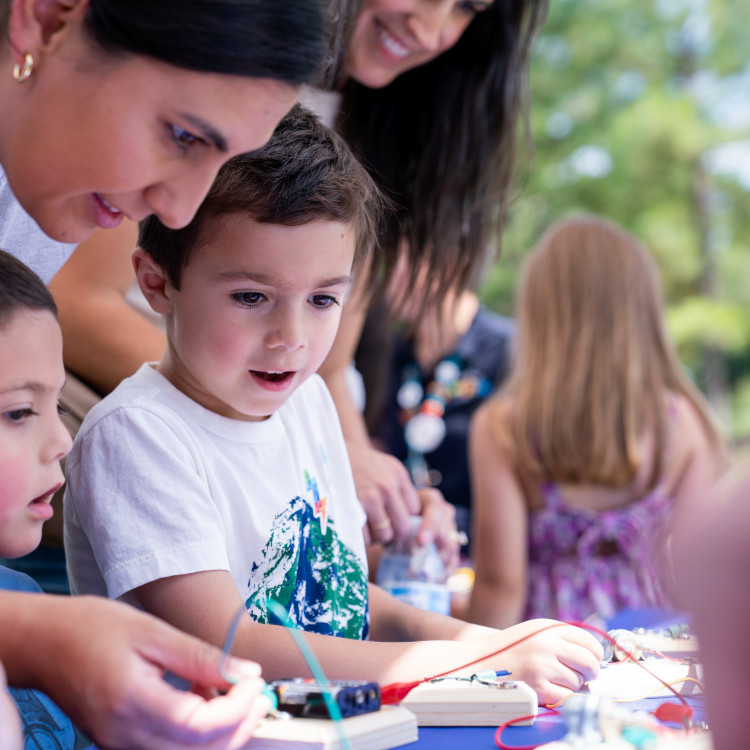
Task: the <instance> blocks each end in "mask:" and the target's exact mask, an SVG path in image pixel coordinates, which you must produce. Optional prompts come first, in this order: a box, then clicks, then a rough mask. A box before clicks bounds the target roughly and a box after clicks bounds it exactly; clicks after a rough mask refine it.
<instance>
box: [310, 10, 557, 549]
mask: <svg viewBox="0 0 750 750" xmlns="http://www.w3.org/2000/svg"><path fill="white" fill-rule="evenodd" d="M546 10H547V2H546V0H361V2H354V3H343V4H342V3H341V2H338V1H337V0H332V2H331V3H330V4H329V14H330V17H331V18H333V19H335V20H336V21H337V24H335V25H334V28H335V29H337V31H338V35H337V37H336V39H335V42H334V45H333V48H334V50H335V53H334V54H332V55H331V56H330V58H329V65H328V68H327V70H326V72H325V75H324V76H323V78H322V80H319V81H318V85H319V86H320V87H321V88H326V89H329V90H335V91H338V92H339V94H340V101H338V102H337V104H336V111H337V116H336V124H337V129H338V130H339V132H341V134H342V135H343V136H344V137H345V138H346V139H347V141H348V142H349V143H350V145H352V146H353V147H354V149H355V151H356V152H357V153H358V154H359V155H360V157H361V159H362V161H363V163H364V164H365V166H367V168H368V169H369V170H370V171H371V173H372V175H373V176H374V178H375V179H376V181H377V182H378V183H379V185H380V186H381V187H382V188H383V189H384V190H385V191H386V193H387V194H388V195H389V196H390V197H391V198H392V199H393V201H394V204H395V206H396V211H395V212H394V213H393V214H392V215H391V217H390V221H389V223H388V225H387V227H386V231H385V234H384V237H383V242H382V244H383V251H384V252H383V253H382V255H381V264H380V267H377V268H373V269H371V273H370V275H369V277H368V276H367V275H365V276H364V278H362V279H361V280H360V283H359V288H358V289H355V292H354V293H353V294H352V297H351V299H350V300H349V301H348V303H347V306H346V308H345V312H344V316H343V318H342V323H341V328H340V331H339V336H338V339H337V342H336V344H335V346H334V349H333V350H332V352H331V354H330V356H329V358H328V360H327V361H326V363H325V364H324V366H323V368H322V369H321V374H322V375H323V376H324V377H325V379H326V382H327V383H328V386H329V388H330V389H331V392H332V393H333V395H334V399H335V400H336V405H337V408H338V410H339V415H340V417H341V421H342V424H343V427H344V433H345V435H346V437H347V441H348V447H349V454H350V458H351V460H352V466H353V469H354V475H355V481H356V484H357V491H358V494H359V497H360V500H361V501H362V504H363V505H364V506H365V509H366V510H367V515H368V521H369V530H370V533H371V536H372V538H373V539H374V540H375V541H381V542H386V541H388V540H390V539H391V538H392V537H393V535H394V533H395V534H396V535H404V534H405V533H407V529H408V521H407V518H406V516H407V515H408V514H409V513H415V512H417V511H418V510H419V509H420V507H421V508H422V510H423V511H424V512H425V513H432V512H435V513H437V514H439V513H440V512H441V508H444V507H445V503H444V502H440V501H441V500H442V497H441V496H439V493H436V492H435V491H434V490H431V491H429V490H428V491H425V490H422V491H421V493H420V495H421V497H418V496H417V493H416V492H415V490H414V487H413V486H412V482H411V479H410V477H409V475H408V472H407V471H406V469H405V468H404V466H403V465H402V464H401V463H400V462H399V461H398V460H396V459H395V458H394V457H392V456H389V455H386V454H384V453H381V452H379V451H376V450H374V449H373V447H372V445H371V443H370V439H369V436H368V434H367V430H366V427H365V424H364V420H363V419H362V416H361V414H360V412H359V411H358V409H357V407H356V406H355V404H354V401H353V399H352V397H351V395H350V392H349V390H348V386H347V368H348V367H349V366H350V364H351V362H352V359H353V356H354V351H355V349H356V346H357V342H358V340H359V337H360V334H361V330H362V326H363V322H364V317H365V314H366V312H367V309H368V307H369V306H370V304H371V301H372V299H373V297H374V291H375V290H376V289H377V288H378V287H379V288H380V289H381V290H382V289H383V287H385V288H386V292H387V301H388V305H389V307H390V310H391V312H392V313H393V315H394V316H397V315H398V314H399V312H400V308H401V307H402V306H403V305H404V304H405V303H406V302H407V301H410V303H411V304H413V301H414V300H413V297H414V290H415V288H416V287H417V284H418V283H419V285H421V287H422V289H423V290H424V293H423V294H422V296H421V300H420V305H421V309H422V313H423V314H424V313H426V312H427V311H428V310H429V309H430V308H434V307H435V305H436V304H438V303H439V302H440V300H441V299H442V297H443V296H444V295H445V292H446V290H448V289H451V290H452V291H454V292H456V293H458V294H460V293H461V292H462V291H463V290H464V289H466V288H472V287H474V286H475V285H476V283H477V281H478V279H479V277H480V275H481V272H482V270H483V269H484V268H485V267H486V265H487V263H488V260H489V259H490V258H492V257H493V256H494V254H495V253H496V250H497V248H498V247H499V242H500V237H501V234H502V228H503V224H504V219H505V209H506V205H507V200H508V195H509V193H510V189H511V175H512V172H513V165H514V156H515V144H516V139H517V123H518V121H519V119H520V115H521V112H522V109H523V105H524V100H525V95H526V90H527V69H528V60H529V53H530V49H531V45H532V42H533V39H534V37H535V34H536V32H537V31H538V29H539V27H540V26H541V23H542V22H543V19H544V17H545V15H546ZM399 258H400V259H401V262H404V261H405V262H404V266H405V268H406V274H405V276H406V283H405V285H402V286H401V287H400V288H398V289H393V288H391V289H388V288H387V283H388V280H389V279H390V277H391V275H392V273H393V270H394V268H395V266H396V264H397V263H398V262H399ZM424 269H428V272H427V277H426V279H425V278H422V279H421V280H420V279H419V275H420V274H421V273H424ZM417 325H418V323H417ZM430 493H431V494H430ZM444 528H445V526H444ZM423 541H427V539H426V538H424V537H423Z"/></svg>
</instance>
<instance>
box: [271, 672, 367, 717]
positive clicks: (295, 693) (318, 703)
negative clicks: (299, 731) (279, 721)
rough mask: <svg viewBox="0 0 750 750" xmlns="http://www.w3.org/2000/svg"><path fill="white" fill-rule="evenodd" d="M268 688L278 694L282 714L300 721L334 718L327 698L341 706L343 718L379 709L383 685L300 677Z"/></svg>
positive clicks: (272, 683) (273, 683) (279, 682)
mask: <svg viewBox="0 0 750 750" xmlns="http://www.w3.org/2000/svg"><path fill="white" fill-rule="evenodd" d="M268 686H269V687H270V688H271V689H272V690H273V691H274V692H275V693H276V696H277V698H278V700H279V706H278V710H279V711H284V712H286V713H288V714H291V715H292V716H297V717H301V718H310V719H330V718H332V717H331V714H330V712H329V709H328V704H327V703H326V698H325V696H326V695H329V696H330V697H331V699H332V700H333V702H334V703H335V704H336V705H337V706H338V708H339V711H341V716H342V718H344V719H346V718H347V717H349V716H359V715H360V714H367V713H372V712H374V711H378V710H379V709H380V685H378V684H377V683H376V682H358V681H351V682H349V681H346V680H332V681H331V682H328V683H320V682H315V680H310V679H304V678H301V677H298V678H295V679H291V680H274V681H273V682H269V683H268Z"/></svg>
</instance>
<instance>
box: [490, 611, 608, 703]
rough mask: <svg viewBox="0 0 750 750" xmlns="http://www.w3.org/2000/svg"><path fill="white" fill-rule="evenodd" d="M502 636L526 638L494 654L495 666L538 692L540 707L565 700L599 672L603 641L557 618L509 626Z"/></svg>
mask: <svg viewBox="0 0 750 750" xmlns="http://www.w3.org/2000/svg"><path fill="white" fill-rule="evenodd" d="M502 636H503V638H504V639H505V640H506V642H507V643H513V642H515V641H518V640H519V639H521V638H525V640H523V641H521V643H519V644H518V645H517V646H512V647H511V648H509V649H508V650H507V651H504V652H503V653H502V654H500V655H498V656H496V657H493V659H492V661H493V667H494V668H496V669H500V668H502V669H508V670H510V672H511V675H512V679H517V680H523V682H525V683H526V684H527V685H529V687H531V688H532V690H534V691H535V692H536V694H537V699H538V701H539V705H540V706H546V705H552V704H554V703H557V702H558V701H561V700H563V699H564V698H566V697H567V696H568V695H570V694H571V693H574V692H576V691H577V690H579V689H580V688H581V687H582V686H583V684H584V683H586V682H589V681H591V680H593V679H594V678H595V677H596V676H597V675H598V673H599V662H600V661H601V659H602V657H603V655H604V653H603V650H602V647H601V644H600V643H599V642H598V641H597V640H596V638H594V636H593V635H591V633H589V632H588V631H586V630H584V629H582V628H579V627H575V626H573V625H565V624H564V623H561V622H557V621H556V620H541V619H540V620H528V621H527V622H522V623H519V624H518V625H514V626H513V627H510V628H506V629H505V630H503V631H502ZM497 638H498V636H492V638H491V639H488V640H494V641H496V640H497Z"/></svg>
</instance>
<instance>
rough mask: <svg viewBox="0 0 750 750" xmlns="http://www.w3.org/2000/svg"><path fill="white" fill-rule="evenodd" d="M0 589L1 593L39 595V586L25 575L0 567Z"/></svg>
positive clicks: (40, 590)
mask: <svg viewBox="0 0 750 750" xmlns="http://www.w3.org/2000/svg"><path fill="white" fill-rule="evenodd" d="M0 589H2V590H3V591H33V592H35V593H41V592H42V589H41V588H40V586H39V584H38V583H37V582H36V581H35V580H34V579H33V578H32V577H31V576H29V575H26V573H21V571H19V570H12V569H11V568H6V567H5V566H4V565H0Z"/></svg>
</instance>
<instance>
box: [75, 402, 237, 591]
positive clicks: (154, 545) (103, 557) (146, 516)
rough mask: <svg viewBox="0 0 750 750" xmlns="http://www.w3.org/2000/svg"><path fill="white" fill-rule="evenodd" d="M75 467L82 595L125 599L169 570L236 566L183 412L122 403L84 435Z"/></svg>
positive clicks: (77, 554)
mask: <svg viewBox="0 0 750 750" xmlns="http://www.w3.org/2000/svg"><path fill="white" fill-rule="evenodd" d="M181 432H182V434H180V433H181ZM66 471H67V475H68V485H67V490H66V495H65V527H66V528H65V533H66V549H67V558H68V572H69V576H70V579H71V590H72V591H73V593H98V594H103V595H108V596H109V597H110V598H117V597H120V596H122V595H123V594H125V593H127V592H128V591H130V590H132V589H134V588H136V587H138V586H141V585H143V584H145V583H149V582H151V581H154V580H157V579H160V578H164V577H166V576H174V575H182V574H187V573H194V572H198V571H202V570H229V562H228V559H227V552H226V537H225V530H224V522H223V520H222V517H221V515H220V513H219V512H218V510H217V508H216V506H215V504H214V502H213V501H212V499H211V497H210V496H209V492H208V489H207V482H206V478H205V473H204V471H203V468H202V461H201V449H200V446H199V445H198V444H197V442H196V440H195V438H194V436H193V435H192V434H191V433H189V431H187V430H185V429H184V428H181V423H180V421H179V420H177V419H170V417H169V414H160V413H158V410H157V411H152V410H149V409H143V408H128V407H127V406H121V407H119V408H117V409H116V410H114V411H112V412H110V413H108V414H106V415H105V416H104V417H103V418H102V419H100V420H98V421H95V422H94V423H93V424H91V425H90V426H89V427H88V428H87V429H86V430H85V434H83V435H80V434H79V437H78V439H77V440H76V444H75V446H74V449H73V452H72V453H71V455H70V457H69V459H68V463H67V469H66ZM102 589H104V590H102Z"/></svg>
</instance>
